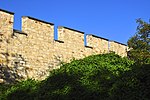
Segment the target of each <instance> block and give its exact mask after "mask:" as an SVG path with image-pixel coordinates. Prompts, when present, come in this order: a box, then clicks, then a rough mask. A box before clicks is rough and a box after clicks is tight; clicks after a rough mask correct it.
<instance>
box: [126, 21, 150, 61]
mask: <svg viewBox="0 0 150 100" xmlns="http://www.w3.org/2000/svg"><path fill="white" fill-rule="evenodd" d="M136 23H138V26H137V32H136V34H135V35H134V36H133V37H131V38H130V39H129V40H128V46H129V48H130V51H129V52H128V56H129V58H130V59H132V60H134V61H136V63H137V64H147V63H150V21H149V23H147V22H145V21H143V20H141V19H137V21H136Z"/></svg>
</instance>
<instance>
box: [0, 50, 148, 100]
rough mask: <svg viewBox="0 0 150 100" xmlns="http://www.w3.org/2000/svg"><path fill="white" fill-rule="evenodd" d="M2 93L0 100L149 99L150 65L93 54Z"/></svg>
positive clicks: (118, 57)
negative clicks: (140, 64) (47, 75)
mask: <svg viewBox="0 0 150 100" xmlns="http://www.w3.org/2000/svg"><path fill="white" fill-rule="evenodd" d="M2 88H5V89H4V90H2ZM0 91H1V96H0V99H8V100H41V99H44V100H59V99H60V100H66V99H71V100H72V99H77V100H78V99H82V100H86V99H96V100H149V99H150V96H149V94H150V66H149V65H148V64H147V65H142V66H135V65H134V62H133V61H130V60H128V59H127V58H121V57H120V56H118V55H115V54H114V53H110V54H102V55H93V56H90V57H86V58H84V59H81V60H74V61H72V62H71V63H68V64H64V65H62V66H61V68H60V69H57V70H53V71H52V72H51V73H50V75H49V77H48V78H47V79H45V80H44V81H42V82H37V81H35V80H26V81H23V82H20V83H18V84H16V85H13V86H9V87H6V86H5V87H3V86H1V87H0Z"/></svg>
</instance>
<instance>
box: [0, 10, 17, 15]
mask: <svg viewBox="0 0 150 100" xmlns="http://www.w3.org/2000/svg"><path fill="white" fill-rule="evenodd" d="M0 11H3V12H6V13H9V14H12V15H14V14H15V13H13V12H10V11H7V10H4V9H0Z"/></svg>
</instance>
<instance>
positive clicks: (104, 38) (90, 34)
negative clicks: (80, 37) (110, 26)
mask: <svg viewBox="0 0 150 100" xmlns="http://www.w3.org/2000/svg"><path fill="white" fill-rule="evenodd" d="M86 35H91V36H93V37H96V38H101V39H104V40H107V41H109V39H106V38H103V37H100V36H96V35H93V34H86Z"/></svg>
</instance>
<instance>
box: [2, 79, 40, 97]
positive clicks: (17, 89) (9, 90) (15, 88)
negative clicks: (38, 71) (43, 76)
mask: <svg viewBox="0 0 150 100" xmlns="http://www.w3.org/2000/svg"><path fill="white" fill-rule="evenodd" d="M38 83H39V82H37V81H35V80H31V79H28V80H25V81H22V82H19V83H17V84H14V85H10V84H7V85H6V84H2V85H1V86H0V92H1V93H2V94H1V95H0V100H33V98H34V97H33V94H34V93H36V89H37V87H38Z"/></svg>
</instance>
